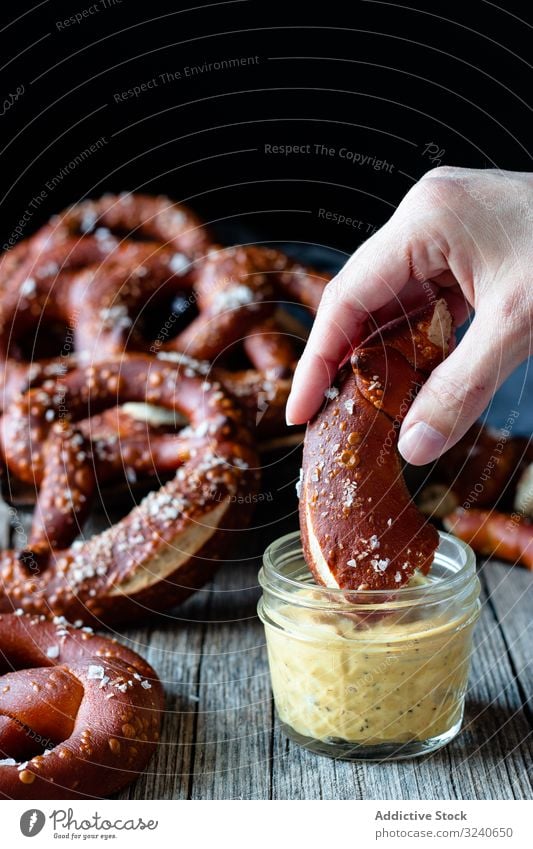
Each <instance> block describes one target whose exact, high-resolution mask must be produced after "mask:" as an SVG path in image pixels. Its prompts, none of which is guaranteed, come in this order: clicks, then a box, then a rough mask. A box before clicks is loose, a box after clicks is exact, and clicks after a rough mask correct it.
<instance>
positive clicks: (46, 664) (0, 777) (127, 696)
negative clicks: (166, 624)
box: [0, 614, 164, 799]
mask: <svg viewBox="0 0 533 849" xmlns="http://www.w3.org/2000/svg"><path fill="white" fill-rule="evenodd" d="M163 706H164V702H163V690H162V687H161V684H160V682H159V679H158V677H157V675H156V673H155V672H154V670H153V669H152V667H151V666H149V665H148V663H146V661H145V660H143V658H142V657H140V656H139V655H138V654H136V653H135V652H133V651H131V650H130V649H128V648H126V647H125V646H122V645H120V644H119V643H117V642H116V641H115V640H112V639H107V638H104V637H100V636H97V635H95V634H93V633H92V631H91V629H90V628H88V629H87V628H84V629H79V628H74V627H72V626H70V625H68V624H67V622H66V620H64V619H62V618H56V619H55V620H54V621H53V622H52V621H50V620H48V621H45V620H44V617H40V616H25V615H17V614H0V796H2V797H3V798H7V799H77V798H100V797H102V796H108V795H110V794H111V793H114V792H116V791H117V790H119V789H120V788H121V787H123V786H125V785H126V784H129V783H130V782H131V781H133V780H134V778H135V777H136V776H137V775H138V774H139V773H140V772H142V771H143V769H144V768H145V767H146V765H147V763H148V761H149V759H150V757H151V755H152V753H153V750H154V747H155V746H156V745H157V742H158V740H159V732H160V726H161V713H162V710H163Z"/></svg>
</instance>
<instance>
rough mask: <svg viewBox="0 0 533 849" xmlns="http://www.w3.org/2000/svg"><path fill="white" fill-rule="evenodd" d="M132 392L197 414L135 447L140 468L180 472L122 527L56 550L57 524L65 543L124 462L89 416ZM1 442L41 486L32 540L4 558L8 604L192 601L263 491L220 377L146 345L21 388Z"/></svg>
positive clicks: (113, 609) (110, 607)
mask: <svg viewBox="0 0 533 849" xmlns="http://www.w3.org/2000/svg"><path fill="white" fill-rule="evenodd" d="M126 402H144V403H148V404H154V403H157V404H158V405H159V406H162V407H165V408H166V409H168V410H177V411H179V412H180V413H181V414H183V415H185V416H186V418H187V419H188V420H189V421H190V425H189V426H188V427H187V428H185V429H184V430H181V431H180V432H179V433H178V434H177V435H175V436H170V435H169V434H166V435H165V437H166V438H165V440H163V442H162V443H161V444H160V445H159V446H157V445H152V446H150V444H148V446H147V444H146V441H145V440H140V441H139V442H138V443H135V440H133V441H132V442H130V443H129V445H128V446H126V449H127V451H126V456H127V463H128V464H129V466H130V467H131V468H132V469H134V470H137V471H144V470H145V469H146V468H147V467H148V466H150V467H151V468H152V469H155V471H157V466H158V463H159V462H161V464H162V465H163V466H164V467H165V470H166V471H168V469H169V467H174V469H176V473H175V475H174V477H173V478H172V479H171V480H170V481H168V482H167V483H166V484H165V485H164V486H162V487H161V488H160V489H159V490H157V491H154V492H151V493H150V494H149V495H148V496H147V497H146V498H145V499H143V501H142V502H141V503H140V504H139V505H138V506H137V507H135V508H134V509H133V511H132V512H131V513H130V514H129V515H128V516H126V517H125V518H124V519H122V520H121V521H120V522H118V523H117V524H116V525H113V526H112V527H110V528H109V529H108V530H106V531H104V532H103V533H101V534H99V535H97V536H94V537H92V538H91V539H89V540H87V541H76V542H75V543H74V544H73V545H71V547H70V548H63V549H60V550H57V548H56V547H54V545H53V544H52V545H51V544H50V543H51V540H50V536H49V529H52V530H53V533H54V537H55V539H58V540H59V541H60V542H61V544H63V545H65V543H66V542H68V541H69V540H70V539H71V538H72V537H73V536H75V535H76V534H77V532H78V530H79V528H77V527H76V525H77V524H78V520H79V519H80V517H83V515H85V513H86V510H87V505H88V504H90V500H91V496H92V494H93V492H94V487H95V481H99V480H100V479H102V480H105V476H106V475H107V476H108V477H109V476H110V475H111V476H112V475H113V473H114V472H115V473H116V471H117V470H119V469H120V470H122V469H123V464H124V462H125V454H124V450H125V449H124V446H121V445H120V443H119V441H118V440H117V439H115V440H114V441H111V442H110V443H109V444H108V445H107V446H106V445H104V446H102V445H101V444H100V443H99V440H98V438H95V439H94V440H93V439H92V437H91V434H90V431H89V432H87V431H86V434H87V435H86V436H84V434H83V432H82V431H81V429H80V427H79V426H77V425H78V422H81V421H83V420H86V419H87V417H88V414H89V412H90V413H92V414H98V413H101V412H103V411H105V410H106V409H109V408H112V407H115V406H116V405H117V404H123V403H126ZM169 440H172V441H171V442H170V441H169ZM1 442H2V449H3V454H4V460H5V462H6V463H7V466H8V468H9V469H10V471H11V472H12V473H14V474H15V475H17V476H18V477H19V478H20V479H22V480H24V481H26V482H28V483H31V484H33V485H34V486H35V487H36V488H39V487H40V493H39V499H38V504H37V510H36V522H37V525H35V524H34V528H33V531H32V544H31V545H30V547H29V549H28V550H26V551H23V552H17V551H6V552H4V553H3V555H2V557H1V558H0V577H1V579H2V592H1V593H0V610H1V611H7V610H9V609H12V608H13V607H17V608H21V609H22V610H24V611H25V612H29V613H37V614H43V613H44V614H47V613H50V612H52V613H54V614H56V615H64V616H67V617H68V618H69V619H71V620H76V619H82V620H83V621H91V620H97V621H104V622H107V623H116V622H120V621H125V620H131V619H135V618H137V617H138V615H139V612H141V613H142V612H143V611H144V610H145V609H148V610H162V609H164V608H167V607H169V606H171V605H173V604H176V603H177V602H179V601H182V600H183V599H184V598H186V597H187V595H189V594H190V593H191V592H192V591H193V590H194V589H197V588H198V587H199V586H201V584H202V583H204V582H205V581H206V580H207V579H208V578H209V577H210V576H211V575H212V573H213V571H214V568H215V564H216V561H217V560H218V559H219V558H220V557H221V556H222V555H223V553H224V551H225V550H226V548H227V545H228V544H229V542H230V541H231V537H232V533H231V532H232V531H234V530H235V529H237V528H242V527H243V526H244V525H245V524H246V522H247V520H248V518H249V513H250V511H251V509H252V508H251V504H250V502H251V501H252V499H247V500H245V499H244V498H243V497H242V496H244V495H250V494H253V492H254V491H255V489H256V486H257V480H258V471H257V469H258V460H257V457H256V454H255V451H254V449H253V448H252V446H251V442H250V437H249V434H248V431H247V430H246V429H245V428H244V427H243V424H242V413H241V410H240V409H239V408H238V407H237V406H236V404H235V402H234V401H233V400H231V399H230V398H229V396H227V395H226V394H225V392H224V391H223V389H222V387H221V385H220V384H218V383H217V382H212V383H207V382H206V381H205V379H204V377H203V376H202V375H201V374H199V373H198V372H197V371H194V370H193V369H192V368H191V366H190V365H188V366H187V367H185V368H179V367H177V364H176V363H173V362H168V361H163V360H160V359H157V358H151V357H147V356H145V355H141V354H137V355H135V354H131V355H125V356H123V357H119V358H115V359H111V360H108V361H103V362H102V363H99V364H98V366H86V367H85V368H80V369H76V370H74V371H72V372H69V373H67V374H66V375H65V376H64V377H62V378H60V379H58V380H56V381H50V382H45V383H43V385H42V386H40V387H38V388H35V389H32V390H30V391H29V392H27V393H26V394H25V395H22V396H19V397H18V398H17V399H16V400H15V401H14V402H13V403H12V404H11V405H10V407H9V408H8V410H7V411H6V413H5V414H4V417H3V420H2V429H1ZM103 449H104V450H103ZM128 452H129V453H128ZM58 482H59V483H58ZM240 502H244V504H243V503H240ZM62 517H63V519H62Z"/></svg>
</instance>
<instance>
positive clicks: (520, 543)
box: [444, 508, 533, 569]
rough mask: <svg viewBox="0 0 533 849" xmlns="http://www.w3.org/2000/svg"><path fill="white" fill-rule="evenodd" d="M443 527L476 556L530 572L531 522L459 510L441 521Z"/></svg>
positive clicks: (532, 558) (532, 565) (492, 512)
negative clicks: (481, 555)
mask: <svg viewBox="0 0 533 849" xmlns="http://www.w3.org/2000/svg"><path fill="white" fill-rule="evenodd" d="M444 526H445V528H446V530H448V531H450V532H451V533H453V534H455V535H456V536H458V537H459V538H460V539H462V540H464V541H465V542H467V543H468V544H469V545H471V546H472V548H473V549H474V551H477V552H478V554H483V555H485V556H487V557H497V558H501V559H502V560H508V561H510V562H511V563H521V564H522V565H523V566H525V567H526V569H533V523H532V522H531V521H530V520H529V519H526V518H524V517H523V516H520V515H519V514H513V515H511V514H509V513H501V512H499V511H498V510H477V509H470V510H464V509H462V508H459V509H458V510H455V511H454V512H453V513H451V514H450V515H449V516H447V517H446V518H445V519H444Z"/></svg>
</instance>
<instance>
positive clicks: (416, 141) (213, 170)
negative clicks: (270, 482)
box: [0, 0, 533, 432]
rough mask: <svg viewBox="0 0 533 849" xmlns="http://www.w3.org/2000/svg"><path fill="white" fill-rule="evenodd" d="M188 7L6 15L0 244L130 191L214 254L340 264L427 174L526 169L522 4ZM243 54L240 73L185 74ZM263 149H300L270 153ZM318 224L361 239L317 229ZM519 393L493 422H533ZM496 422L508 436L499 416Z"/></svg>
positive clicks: (0, 92) (526, 53) (33, 10)
mask: <svg viewBox="0 0 533 849" xmlns="http://www.w3.org/2000/svg"><path fill="white" fill-rule="evenodd" d="M190 6H191V7H194V8H187V7H186V4H179V5H177V4H176V3H170V2H168V3H165V2H161V0H152V2H143V3H134V2H132V0H122V2H117V0H99V2H96V3H90V2H87V0H75V2H70V3H66V2H65V3H62V2H55V0H45V2H40V3H37V2H34V3H27V4H16V5H15V4H8V5H4V6H3V7H2V20H1V22H0V29H1V37H2V47H3V49H2V52H1V55H2V61H1V63H0V64H1V66H2V67H1V70H0V101H3V107H2V108H1V109H0V112H3V114H2V115H0V130H1V135H0V142H1V144H0V149H1V168H2V170H1V174H2V184H1V201H0V243H2V244H4V243H5V242H6V240H7V239H9V237H10V236H11V235H12V234H13V232H14V228H16V227H17V225H18V224H19V221H20V220H21V219H22V218H23V217H25V218H26V220H25V221H24V224H23V227H22V235H23V236H25V235H29V234H30V233H31V232H33V231H34V230H35V229H36V227H37V226H38V225H39V224H40V223H42V222H43V221H44V220H46V219H47V218H48V217H49V216H50V215H51V214H52V213H53V212H57V211H60V210H61V209H62V208H63V207H65V206H67V205H68V204H70V203H72V202H75V201H77V200H79V199H80V198H82V197H85V196H97V195H99V194H101V193H102V192H104V191H121V190H142V191H148V192H164V193H166V194H169V195H170V196H172V197H174V198H175V199H177V200H180V201H185V202H187V203H190V204H191V205H192V206H194V207H195V208H196V209H197V210H198V211H199V212H200V213H201V214H202V215H203V216H204V217H205V218H206V219H207V220H208V221H212V222H215V228H216V229H217V232H218V234H219V237H220V238H221V239H222V240H224V241H232V240H239V241H241V240H247V239H253V240H267V241H268V240H280V241H284V242H291V243H294V244H296V245H298V244H300V245H301V246H302V247H301V250H306V249H304V248H303V246H304V245H307V246H312V247H311V248H307V251H308V252H309V251H310V252H311V254H312V255H313V256H314V258H315V259H318V261H319V263H320V261H322V262H323V263H325V264H326V265H330V266H332V267H334V266H335V265H338V264H340V263H341V262H342V259H343V258H344V256H345V255H346V254H347V253H350V252H351V251H353V249H354V248H355V247H356V246H357V245H358V244H359V243H360V242H361V241H362V240H363V239H364V238H366V237H367V236H368V235H370V233H371V232H372V231H373V228H376V227H379V226H380V225H381V224H382V223H383V222H384V221H385V220H386V219H387V218H388V217H389V216H390V214H391V213H392V211H393V210H394V208H395V206H396V205H397V204H398V202H399V201H400V200H401V198H402V196H403V195H404V194H405V192H406V191H407V190H408V189H409V188H410V186H411V185H412V184H413V182H414V181H415V180H416V179H418V178H419V177H420V176H421V175H422V174H423V173H424V172H425V171H426V170H428V168H430V167H433V166H434V165H437V164H455V165H463V166H472V167H499V168H510V169H517V170H526V169H527V170H529V169H530V168H531V156H530V153H529V152H528V144H529V139H530V136H531V111H530V107H529V105H528V98H529V95H530V92H531V83H532V75H531V66H530V64H529V63H528V61H529V60H530V59H531V55H530V50H528V48H529V47H530V44H531V36H532V27H531V25H530V23H527V22H525V21H524V20H521V17H522V16H523V14H524V12H523V11H521V10H520V6H519V4H515V3H506V4H505V6H506V8H505V9H502V8H498V6H497V5H495V4H493V3H489V2H481V1H480V2H470V3H466V2H464V3H462V4H457V5H454V4H450V3H436V2H433V3H431V4H427V3H426V4H423V3H421V2H420V0H417V2H411V0H408V3H407V4H406V5H401V4H399V3H388V2H375V0H370V2H360V0H359V2H352V3H341V2H327V3H322V4H319V5H313V6H312V5H311V4H305V3H293V2H287V1H286V2H284V3H270V2H269V3H264V2H258V0H243V2H239V0H238V1H237V2H223V3H209V4H208V3H203V4H202V3H198V2H195V0H190ZM91 9H93V11H92V13H91V12H90V10H91ZM84 10H85V15H86V16H85V17H82V20H81V21H80V22H72V23H70V24H67V23H65V21H66V19H67V18H69V17H70V16H73V15H76V13H82V15H83V12H84ZM519 16H520V17H519ZM240 57H254V59H253V64H247V65H245V66H241V67H238V68H229V69H220V70H217V69H215V68H212V69H210V70H209V69H206V68H204V70H203V72H201V73H197V74H195V75H194V76H190V75H189V76H187V73H186V68H188V67H189V68H191V67H192V66H203V65H204V64H205V63H215V62H222V61H227V60H230V59H235V58H240ZM166 74H172V75H176V78H175V79H171V78H169V77H164V75H166ZM180 74H181V76H179V75H180ZM161 75H163V77H162V76H161ZM152 80H155V83H152V84H151V86H150V87H148V85H149V83H150V81H152ZM143 84H144V85H145V88H146V90H145V91H141V92H140V93H139V94H138V96H125V97H124V95H123V93H124V92H126V91H127V90H128V89H131V88H133V87H134V86H142V85H143ZM17 91H18V92H19V95H18V97H16V93H17ZM98 139H103V140H102V141H101V142H100V144H99V146H98V149H97V150H95V151H94V152H93V153H91V154H90V155H87V156H86V157H85V158H84V161H83V162H81V163H80V164H78V165H75V166H74V167H71V165H70V163H72V161H73V159H74V158H75V157H76V156H78V155H79V154H81V153H82V151H84V150H86V149H87V148H90V146H91V145H93V144H94V143H96V142H97V141H98ZM268 144H271V145H275V144H277V145H293V144H299V145H307V144H309V145H310V152H309V153H299V154H291V155H289V156H285V155H281V154H273V153H270V154H269V153H266V152H265V145H268ZM315 144H316V145H324V146H326V147H327V148H334V152H333V155H328V154H326V153H324V152H323V151H322V152H320V153H318V154H317V153H316V152H315V148H314V145H315ZM341 148H345V149H346V150H349V151H352V152H354V153H355V154H357V155H358V157H359V160H361V159H362V158H363V157H367V160H366V164H360V163H357V162H356V163H354V162H353V161H350V160H348V159H345V158H342V157H341V156H340V150H341ZM371 158H375V161H376V162H377V161H380V160H381V161H382V162H383V161H385V162H386V164H387V167H384V166H380V167H379V168H377V167H373V165H372V164H369V160H370V159H371ZM58 175H59V178H58V179H56V181H55V184H51V181H54V178H56V177H57V176H58ZM47 183H48V184H49V185H48V186H47ZM50 185H51V188H50ZM321 209H322V210H328V211H330V212H336V213H339V214H341V215H345V216H350V217H351V218H352V219H354V220H355V222H356V225H355V226H349V225H346V224H339V223H335V222H333V221H329V222H328V221H326V220H325V219H324V218H323V217H321V215H320V212H319V211H320V210H321ZM317 247H318V248H320V250H317ZM324 247H327V248H328V249H330V250H328V251H324V250H323V248H324ZM524 380H526V383H525V384H524ZM528 386H529V395H530V394H531V388H532V383H531V380H530V378H529V377H528V375H527V374H526V370H525V368H524V369H522V370H521V372H520V374H519V375H515V377H514V380H513V381H512V383H511V384H509V386H508V387H507V389H506V391H507V393H508V397H507V398H506V401H505V403H504V404H503V405H502V409H505V416H504V418H505V417H506V415H507V411H508V409H509V407H510V406H511V405H512V404H513V402H514V405H515V407H516V405H517V404H518V403H520V404H521V407H520V409H521V412H522V413H523V415H521V417H520V422H519V425H520V430H522V431H523V432H527V431H528V430H531V429H532V424H533V413H532V412H531V410H530V414H529V415H528V410H527V409H526V407H525V405H526V404H527V398H528V396H527V391H528V389H527V387H528ZM524 387H526V395H523V394H522V396H521V395H520V393H523V392H524ZM515 399H516V400H515ZM530 406H531V405H530ZM491 419H492V420H493V422H494V423H496V424H498V423H503V422H499V420H498V419H499V412H498V406H497V405H496V406H495V407H494V408H493V410H492V412H491Z"/></svg>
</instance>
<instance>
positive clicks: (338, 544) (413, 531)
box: [300, 301, 451, 590]
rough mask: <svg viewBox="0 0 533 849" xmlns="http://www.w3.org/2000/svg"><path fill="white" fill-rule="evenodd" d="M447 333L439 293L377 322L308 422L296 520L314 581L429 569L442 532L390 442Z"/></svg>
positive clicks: (392, 576)
mask: <svg viewBox="0 0 533 849" xmlns="http://www.w3.org/2000/svg"><path fill="white" fill-rule="evenodd" d="M450 333H451V318H450V315H449V312H448V309H447V307H446V303H445V302H444V301H438V302H437V303H436V304H435V305H432V306H429V307H427V308H423V309H422V310H419V311H417V312H415V313H412V314H410V315H408V316H406V317H405V318H403V319H399V320H398V321H395V322H393V323H391V324H390V325H387V326H385V327H383V328H381V330H379V331H377V332H376V333H374V334H373V335H372V336H371V337H369V338H368V339H367V340H366V341H365V342H363V343H362V344H361V345H360V346H359V347H358V348H357V349H356V350H355V351H354V352H353V355H352V359H351V367H350V366H345V367H344V368H343V369H341V372H340V374H339V378H338V385H337V386H335V387H332V388H331V389H330V390H329V391H328V393H327V396H328V398H329V400H328V402H327V404H326V406H325V408H324V409H323V410H322V411H321V412H320V413H319V414H318V415H317V416H316V417H315V419H314V420H313V421H312V422H311V423H310V424H309V425H308V428H307V432H306V437H305V443H304V457H303V469H302V483H301V492H300V525H301V532H302V540H303V546H304V551H305V556H306V560H307V563H308V565H309V568H310V569H311V571H312V572H313V575H314V577H315V579H316V580H317V582H318V583H320V584H323V585H325V586H330V587H341V588H343V589H353V590H357V589H371V590H372V589H375V590H382V589H389V588H394V587H400V586H402V585H404V584H406V583H407V582H408V581H409V578H410V577H411V576H412V575H413V573H414V572H415V571H417V570H419V571H421V572H422V573H427V572H428V570H429V568H430V566H431V563H432V560H433V556H434V553H435V550H436V548H437V545H438V534H437V531H436V530H435V529H434V528H433V527H432V526H431V525H429V524H428V523H427V521H426V520H425V518H424V517H423V516H422V515H421V514H420V513H419V511H418V509H417V508H416V506H415V505H414V503H413V502H412V501H411V498H410V495H409V493H408V490H407V487H406V486H405V482H404V480H403V473H402V465H401V462H400V457H399V454H398V451H397V448H396V443H397V433H398V430H399V425H400V424H401V421H402V420H403V418H404V417H405V414H406V413H407V411H408V409H409V407H410V405H411V403H412V401H413V399H414V397H415V396H416V393H417V392H418V390H419V388H420V387H421V385H422V384H423V382H424V380H425V379H426V378H427V376H428V374H429V373H430V372H431V370H432V369H433V368H435V367H436V366H437V365H438V364H439V363H440V362H441V361H442V360H443V358H444V357H445V356H446V354H447V351H448V340H449V337H450Z"/></svg>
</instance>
